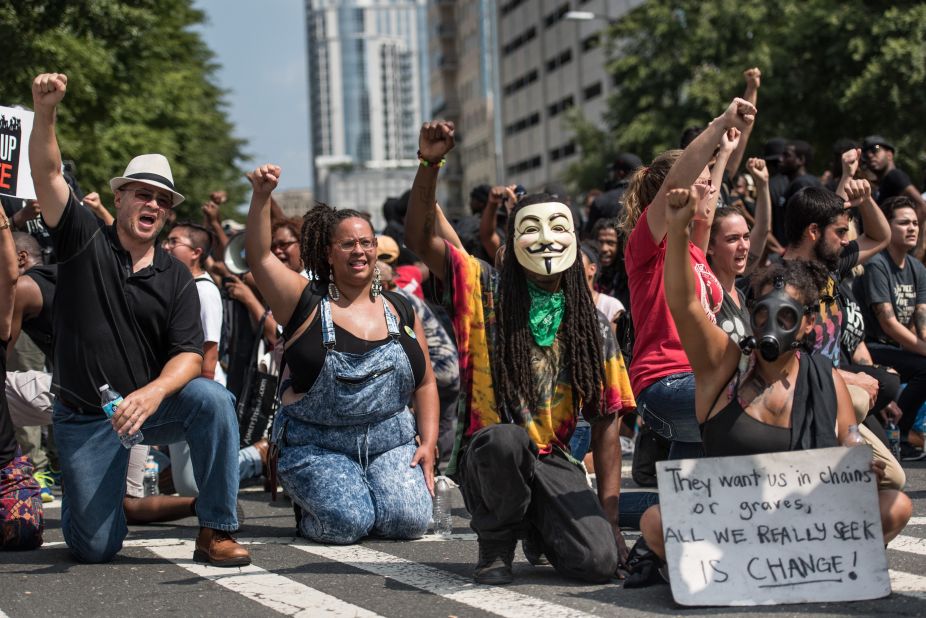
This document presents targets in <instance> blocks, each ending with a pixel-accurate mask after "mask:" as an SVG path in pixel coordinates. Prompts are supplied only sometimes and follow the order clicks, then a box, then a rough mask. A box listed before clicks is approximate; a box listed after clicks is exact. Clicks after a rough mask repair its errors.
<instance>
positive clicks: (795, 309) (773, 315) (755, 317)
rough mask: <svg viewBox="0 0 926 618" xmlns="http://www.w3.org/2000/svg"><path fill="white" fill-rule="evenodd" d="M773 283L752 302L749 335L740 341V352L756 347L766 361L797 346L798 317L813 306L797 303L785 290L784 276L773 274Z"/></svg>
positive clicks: (798, 342) (749, 351)
mask: <svg viewBox="0 0 926 618" xmlns="http://www.w3.org/2000/svg"><path fill="white" fill-rule="evenodd" d="M774 286H775V287H774V289H773V290H772V291H771V292H769V293H768V294H766V295H765V296H763V297H762V298H760V299H759V300H757V301H756V302H755V303H754V304H753V305H752V310H751V312H750V319H751V322H752V332H753V336H752V337H746V338H745V339H743V340H742V341H741V342H740V348H741V349H742V350H743V354H750V353H751V352H752V351H753V350H754V349H756V348H758V349H759V354H761V355H762V358H764V359H765V360H766V361H769V362H771V361H774V360H776V359H777V358H778V357H779V356H781V355H782V354H784V353H785V352H787V351H789V350H794V349H796V348H799V347H800V346H801V342H800V341H798V339H797V336H798V334H800V331H801V320H802V318H803V317H804V316H805V315H810V314H812V313H813V312H814V308H813V307H808V306H805V305H802V304H800V303H799V302H797V301H796V300H794V299H793V298H791V296H789V295H788V293H787V292H785V282H784V277H782V276H780V275H779V276H777V277H775V283H774Z"/></svg>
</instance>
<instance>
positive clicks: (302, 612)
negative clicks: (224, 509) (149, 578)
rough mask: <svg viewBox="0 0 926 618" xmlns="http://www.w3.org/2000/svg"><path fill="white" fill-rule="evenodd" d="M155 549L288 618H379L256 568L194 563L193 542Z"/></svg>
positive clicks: (166, 541)
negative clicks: (322, 617)
mask: <svg viewBox="0 0 926 618" xmlns="http://www.w3.org/2000/svg"><path fill="white" fill-rule="evenodd" d="M159 541H160V542H159V543H157V544H156V545H153V546H152V545H146V546H145V547H146V549H148V551H150V552H152V553H154V554H156V555H158V556H160V557H162V558H165V559H167V560H170V561H171V562H173V563H174V564H176V565H177V566H180V567H183V568H184V569H186V570H187V571H190V572H191V573H193V574H195V575H199V576H200V577H205V578H206V579H209V580H211V581H214V582H215V583H217V584H219V585H220V586H223V587H225V588H228V589H229V590H232V591H234V592H237V593H238V594H240V595H242V596H245V597H247V598H249V599H251V600H252V601H256V602H258V603H260V604H261V605H264V606H266V607H269V608H270V609H272V610H273V611H276V612H279V613H281V614H284V615H286V616H299V617H303V616H304V617H309V616H322V615H323V616H363V617H369V618H377V617H378V616H379V614H376V613H374V612H371V611H369V610H366V609H364V608H362V607H358V606H357V605H353V604H351V603H348V602H346V601H342V600H341V599H339V598H337V597H334V596H331V595H330V594H325V593H324V592H321V591H319V590H316V589H314V588H309V587H308V586H305V585H303V584H300V583H299V582H295V581H293V580H291V579H289V578H286V577H283V576H282V575H277V574H275V573H271V572H269V571H266V570H265V569H262V568H260V567H258V566H255V565H253V564H252V565H249V566H246V567H236V568H219V567H213V566H209V565H206V564H200V563H197V562H193V560H192V558H191V556H192V555H193V549H194V545H195V544H194V542H193V541H182V540H180V539H159Z"/></svg>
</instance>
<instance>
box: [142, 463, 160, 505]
mask: <svg viewBox="0 0 926 618" xmlns="http://www.w3.org/2000/svg"><path fill="white" fill-rule="evenodd" d="M159 472H160V470H159V469H158V462H156V461H155V460H154V455H148V460H147V461H145V497H146V498H147V497H148V496H156V495H158V494H159V493H160V491H159V490H158V476H159V474H158V473H159Z"/></svg>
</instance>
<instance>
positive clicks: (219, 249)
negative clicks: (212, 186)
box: [203, 191, 228, 261]
mask: <svg viewBox="0 0 926 618" xmlns="http://www.w3.org/2000/svg"><path fill="white" fill-rule="evenodd" d="M227 199H228V198H227V197H226V195H225V191H213V192H212V195H211V197H210V198H209V201H208V202H206V203H205V204H203V225H204V226H205V227H206V229H208V230H209V231H210V232H212V237H213V239H215V244H214V245H213V246H212V257H213V258H215V259H217V260H219V261H222V260H224V259H225V246H226V245H227V244H228V235H227V234H226V233H225V229H224V228H223V227H222V221H221V219H220V218H219V217H220V214H219V206H221V205H222V204H223V203H224V202H225V200H227Z"/></svg>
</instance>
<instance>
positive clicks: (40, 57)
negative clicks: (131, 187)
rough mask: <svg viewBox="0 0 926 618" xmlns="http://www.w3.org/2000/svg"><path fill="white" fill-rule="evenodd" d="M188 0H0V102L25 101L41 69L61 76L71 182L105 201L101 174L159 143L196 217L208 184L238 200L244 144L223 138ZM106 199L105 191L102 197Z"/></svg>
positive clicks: (198, 15) (188, 212)
mask: <svg viewBox="0 0 926 618" xmlns="http://www.w3.org/2000/svg"><path fill="white" fill-rule="evenodd" d="M192 4H193V3H192V0H135V1H133V2H121V1H118V0H30V1H29V2H21V1H18V0H0V57H2V58H3V59H4V62H3V63H0V103H2V104H4V105H11V104H21V105H24V106H27V107H31V105H32V96H31V86H32V79H33V78H34V77H35V76H36V75H38V74H39V73H44V72H58V73H65V74H67V76H68V93H67V96H66V97H65V99H64V101H63V102H62V104H61V106H60V108H59V120H58V138H59V141H60V145H61V150H62V154H63V156H64V158H66V159H73V160H74V161H75V162H76V163H77V167H78V180H79V181H80V183H81V186H82V187H84V188H85V189H86V190H97V191H100V194H101V195H102V196H103V198H104V202H109V203H111V194H110V193H109V190H108V180H109V178H111V177H113V176H117V175H120V174H121V173H122V171H123V169H124V168H125V165H126V164H127V163H128V161H129V160H130V159H131V158H132V157H133V156H135V155H138V154H142V153H146V152H160V153H162V154H164V155H165V156H167V158H168V159H169V160H170V162H171V168H172V171H173V175H174V182H175V184H176V186H177V188H178V190H179V191H180V192H181V193H183V194H184V195H185V196H186V198H187V201H186V202H184V203H183V204H182V205H181V206H180V207H178V211H179V212H178V216H179V217H180V218H185V217H192V218H199V216H200V214H199V204H200V203H202V202H203V201H205V200H206V199H208V196H209V193H210V192H211V191H213V190H216V189H220V188H224V189H225V190H227V191H228V193H229V203H228V206H226V208H228V213H227V214H231V208H232V206H231V205H233V204H236V203H240V202H241V201H242V199H243V197H244V194H245V190H246V183H245V182H244V181H243V177H242V174H241V171H240V163H241V161H242V159H243V158H244V155H243V153H242V148H243V146H244V142H243V141H242V140H239V139H236V138H235V137H233V135H232V126H231V124H230V123H229V121H228V119H227V114H226V103H225V101H224V93H223V91H222V90H221V89H220V88H219V87H218V86H217V84H216V78H215V71H216V65H215V63H214V60H213V54H212V52H211V51H210V50H209V49H208V47H206V45H205V43H204V42H203V41H202V39H201V37H200V35H199V34H198V33H197V32H196V31H195V30H194V28H195V27H196V26H197V25H199V24H201V23H202V22H203V20H204V15H203V13H202V12H201V11H199V10H196V9H194V8H193V6H192ZM107 196H110V197H109V198H108V199H107Z"/></svg>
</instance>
